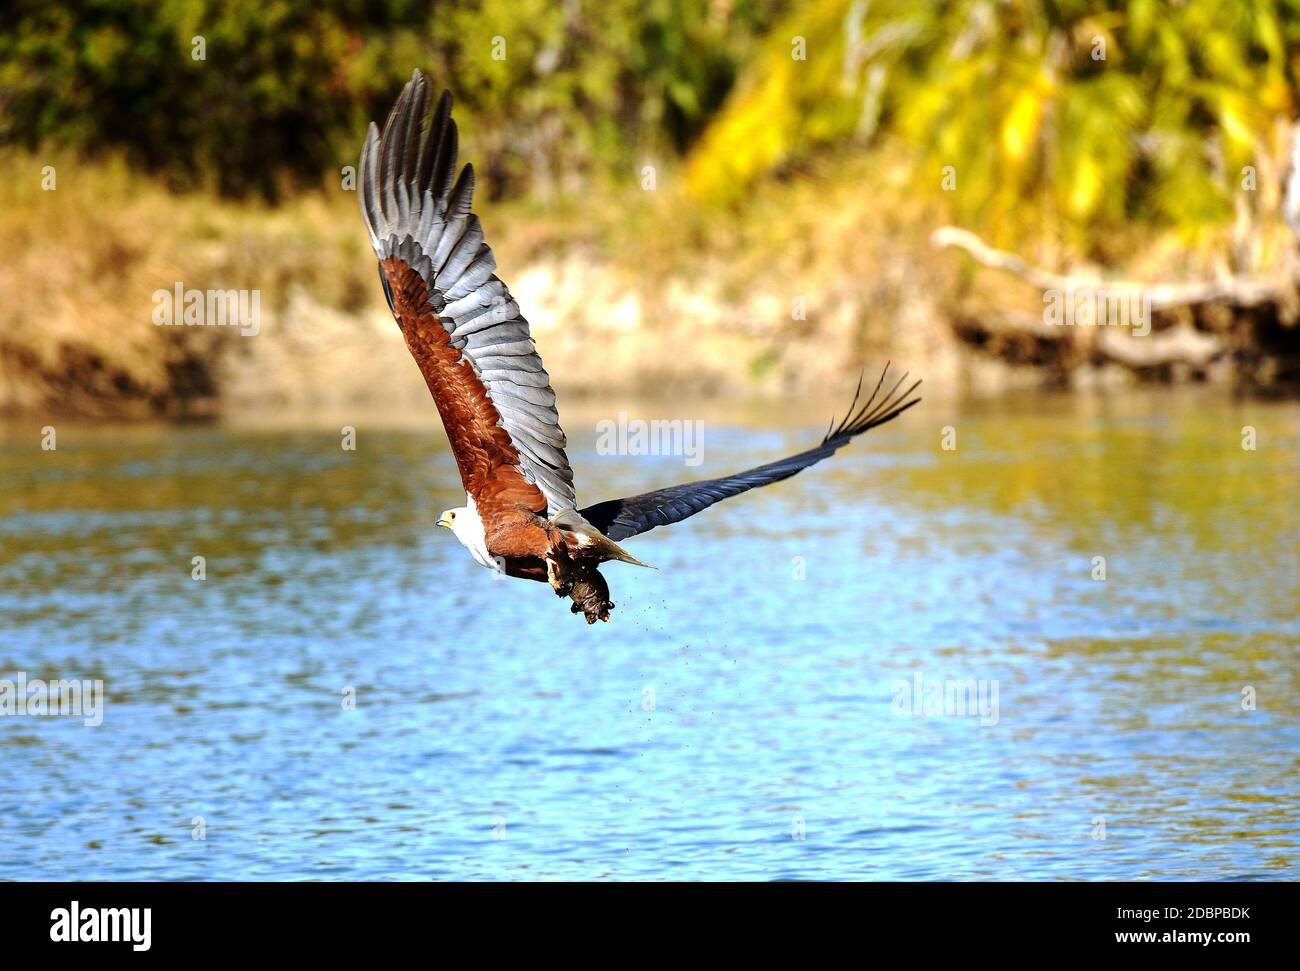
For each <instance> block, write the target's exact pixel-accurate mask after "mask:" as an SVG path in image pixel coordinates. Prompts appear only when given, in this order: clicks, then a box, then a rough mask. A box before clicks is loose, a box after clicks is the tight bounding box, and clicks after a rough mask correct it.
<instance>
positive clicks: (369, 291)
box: [0, 152, 1221, 414]
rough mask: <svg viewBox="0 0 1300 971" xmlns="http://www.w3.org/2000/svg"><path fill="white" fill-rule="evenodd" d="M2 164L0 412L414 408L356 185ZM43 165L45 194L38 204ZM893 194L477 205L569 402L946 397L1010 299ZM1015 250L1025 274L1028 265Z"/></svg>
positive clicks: (902, 173)
mask: <svg viewBox="0 0 1300 971" xmlns="http://www.w3.org/2000/svg"><path fill="white" fill-rule="evenodd" d="M3 161H4V166H5V171H6V172H8V173H9V175H10V178H9V179H7V180H5V181H4V182H3V183H2V184H0V248H2V251H3V252H4V253H5V254H6V260H5V261H4V262H3V264H0V293H3V294H4V295H5V300H4V301H3V302H0V410H7V411H55V412H79V413H88V414H132V413H158V412H163V413H176V412H182V413H183V412H208V411H220V410H226V411H229V410H230V409H231V408H233V407H241V408H249V409H284V408H290V407H305V408H313V407H320V406H323V405H329V404H333V405H352V404H361V403H364V404H369V405H371V406H375V407H379V408H385V407H390V406H398V405H401V404H405V403H406V402H415V401H419V400H422V398H423V396H424V390H423V385H422V382H421V381H420V378H419V375H418V374H417V373H416V372H415V371H414V368H412V367H411V366H410V362H409V359H408V358H407V357H406V353H405V349H404V348H403V347H402V345H401V341H400V337H399V335H398V334H397V332H396V329H395V328H394V327H393V326H392V323H391V319H390V318H389V317H388V315H387V310H386V308H385V307H384V305H383V300H382V297H381V295H380V290H379V287H378V286H377V284H376V277H375V269H374V263H373V260H372V255H371V253H370V251H369V248H368V246H367V244H366V240H365V236H364V232H363V231H362V228H361V223H360V219H359V218H358V215H357V211H356V196H355V193H353V192H347V191H343V190H342V189H340V188H338V187H336V186H330V187H324V188H322V189H320V190H318V191H315V192H309V193H304V194H301V195H298V196H296V197H294V198H292V199H290V200H289V201H288V202H286V203H284V204H283V205H281V206H279V207H276V208H269V207H267V206H265V205H261V204H256V203H233V202H229V201H222V200H218V199H216V198H214V197H212V196H209V195H205V194H189V195H174V194H171V193H169V192H167V191H166V190H165V189H163V188H162V187H161V186H160V185H159V184H157V183H156V182H154V181H152V180H150V179H149V178H147V177H144V176H141V175H139V174H138V173H135V172H133V171H131V170H130V169H129V168H128V167H126V166H125V165H123V164H121V163H119V162H112V161H109V162H100V163H96V164H86V163H82V162H79V161H77V160H75V159H71V158H52V159H51V158H48V157H46V156H40V155H29V154H17V155H13V154H11V155H9V156H7V157H5V158H3ZM46 164H53V165H54V166H55V169H56V175H57V188H56V189H55V190H54V191H44V190H43V189H42V187H41V182H42V166H44V165H46ZM910 179H911V173H910V172H908V170H907V168H906V165H905V163H904V162H903V161H902V160H900V159H898V158H890V157H889V154H888V152H882V153H877V154H876V155H874V156H870V157H860V156H859V157H849V158H843V159H840V160H837V161H832V162H829V163H827V165H826V168H825V170H824V171H820V172H816V173H811V174H803V175H800V176H794V177H790V178H787V179H786V180H784V181H782V182H774V183H768V184H767V185H766V186H764V187H762V188H760V189H758V190H756V191H755V193H754V194H752V196H751V197H750V198H749V199H748V200H747V201H746V203H745V206H744V208H743V209H742V210H738V211H737V210H730V211H723V210H702V209H700V208H697V207H696V206H695V205H694V204H693V203H691V202H690V201H689V200H688V199H687V198H686V196H685V195H684V193H683V192H682V191H681V190H680V188H679V180H678V179H677V178H676V177H675V173H673V172H661V173H660V175H659V187H658V188H657V189H656V190H655V191H643V190H642V189H640V188H638V187H621V188H620V187H615V186H609V185H606V186H596V187H593V188H591V189H590V191H588V192H587V193H586V194H584V195H583V196H582V197H581V198H568V199H566V200H563V201H561V202H558V203H555V204H552V205H548V206H545V207H542V206H539V205H536V204H532V203H527V202H519V203H511V204H508V205H504V206H495V207H487V208H486V209H484V210H482V211H481V214H482V218H483V221H484V225H485V227H486V230H487V233H488V238H489V240H490V241H491V242H492V244H493V247H494V249H495V250H496V255H497V260H498V264H499V266H500V267H501V270H500V272H501V274H502V276H503V277H504V278H505V279H506V280H507V281H508V282H509V283H510V285H511V288H512V290H513V291H514V292H515V295H516V297H517V298H518V300H519V302H520V304H521V306H523V308H524V311H525V313H526V314H528V316H529V318H530V320H531V321H532V322H533V327H534V336H535V337H536V338H537V340H538V343H539V346H540V349H541V350H542V352H543V355H544V357H545V359H546V362H547V366H548V369H549V370H550V372H551V374H552V375H553V377H554V378H555V381H556V383H557V385H559V386H560V387H561V388H562V389H564V390H567V391H568V392H570V393H574V392H577V393H582V392H595V391H597V390H600V391H607V390H611V389H614V390H619V391H625V392H629V393H637V394H665V393H676V392H678V391H682V392H690V393H696V394H698V393H709V392H713V393H730V392H734V391H736V390H739V389H746V390H759V391H764V392H767V393H772V394H785V393H793V392H800V391H804V390H807V389H810V388H823V387H826V386H838V385H841V384H844V383H847V382H848V381H849V380H850V379H851V377H852V376H853V375H856V373H857V371H858V369H859V368H860V367H861V366H862V365H863V364H864V363H869V362H873V361H877V360H879V359H881V358H883V357H885V356H892V357H893V358H894V359H895V360H901V361H903V362H905V363H906V365H907V366H908V367H910V368H912V370H914V371H919V372H922V373H924V374H925V375H926V377H927V378H929V379H931V384H941V385H942V384H951V385H955V384H957V383H958V382H959V381H960V380H961V378H962V377H963V374H964V373H966V372H969V371H970V368H969V367H968V365H969V364H970V359H969V354H968V352H967V351H965V350H964V349H963V348H962V347H961V345H960V343H959V342H958V340H957V338H955V337H954V336H953V330H952V328H951V326H950V325H949V320H950V319H951V315H952V313H953V311H954V308H955V307H956V306H957V305H958V304H959V303H964V304H966V305H967V306H969V305H970V304H971V303H972V302H974V303H975V304H976V305H979V304H980V303H981V302H983V303H985V304H988V305H990V306H991V305H994V304H997V303H1000V302H1001V303H1004V302H1006V301H1012V302H1015V301H1022V302H1024V301H1027V300H1029V298H1027V297H1025V295H1024V294H1023V293H1022V292H1020V291H1018V290H1017V288H1016V286H1015V284H1014V281H1010V280H1006V279H999V278H997V277H996V276H990V275H988V274H986V273H981V272H975V271H973V270H972V268H971V267H970V266H969V264H968V263H965V262H963V259H962V258H961V257H958V256H956V255H955V254H941V253H937V252H935V251H934V250H933V248H932V247H931V246H930V243H929V234H930V232H931V230H932V229H933V228H934V227H935V226H937V225H939V224H941V223H942V222H944V221H945V218H946V214H945V213H944V212H943V211H942V210H941V209H939V208H938V207H937V205H935V204H931V203H922V202H917V201H915V200H913V199H912V198H910V197H909V190H908V185H909V184H910ZM1117 245H1118V244H1117ZM1125 248H1127V249H1128V250H1129V252H1132V253H1138V252H1143V253H1145V254H1147V258H1146V260H1145V262H1144V263H1143V264H1142V265H1141V270H1142V271H1143V272H1146V273H1159V272H1161V271H1162V270H1164V271H1167V272H1169V273H1170V274H1171V275H1173V276H1174V277H1175V278H1177V277H1178V276H1185V275H1188V274H1191V273H1195V272H1199V271H1210V270H1213V268H1214V267H1213V260H1212V258H1211V257H1209V256H1203V257H1202V256H1198V255H1196V254H1201V253H1212V252H1214V251H1215V250H1216V249H1221V248H1220V247H1215V246H1208V247H1203V248H1198V249H1196V250H1195V251H1193V252H1192V255H1191V256H1189V251H1188V250H1187V249H1186V248H1180V247H1177V246H1171V245H1169V244H1168V243H1167V242H1165V241H1157V243H1156V244H1155V245H1152V243H1151V242H1150V241H1149V240H1144V239H1141V238H1139V235H1138V234H1136V233H1135V238H1134V240H1133V241H1132V244H1131V245H1127V244H1125ZM1025 252H1026V255H1027V256H1029V257H1030V258H1042V257H1043V252H1044V248H1043V247H1041V246H1039V247H1034V246H1031V245H1027V247H1026V250H1025ZM1152 254H1155V256H1154V257H1153V255H1152ZM1048 255H1049V256H1050V257H1051V258H1053V259H1064V258H1062V257H1060V256H1059V254H1051V253H1050V251H1049V253H1048ZM178 281H180V282H183V283H184V284H185V285H186V286H187V287H197V288H200V289H207V288H214V289H216V288H219V289H227V288H233V289H257V290H260V291H261V295H262V296H261V301H262V317H263V321H262V328H261V333H260V334H259V335H258V336H257V337H255V338H250V337H240V336H238V335H237V334H236V333H235V332H233V331H232V330H230V329H227V328H213V327H175V328H169V327H156V326H154V324H153V322H152V319H151V315H152V311H153V299H152V295H153V293H154V292H155V291H156V290H158V289H170V288H171V287H173V286H174V284H175V283H176V282H178ZM1031 296H1032V295H1031ZM1026 309H1028V310H1029V311H1031V312H1032V311H1033V310H1034V309H1035V308H1034V307H1032V306H1028V305H1027V307H1026Z"/></svg>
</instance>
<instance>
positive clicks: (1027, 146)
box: [687, 0, 1300, 238]
mask: <svg viewBox="0 0 1300 971" xmlns="http://www.w3.org/2000/svg"><path fill="white" fill-rule="evenodd" d="M1298 14H1300V4H1298V3H1297V2H1296V0H1181V2H1173V0H1127V2H1125V0H1110V2H1107V0H1004V2H995V0H952V2H948V3H933V4H918V3H915V2H914V0H871V2H870V3H865V2H862V0H818V2H814V3H811V4H809V5H807V6H803V7H800V8H798V9H797V10H795V11H794V12H792V13H791V14H790V15H789V16H788V17H787V18H786V19H785V20H783V21H782V22H781V23H780V24H778V25H777V27H775V28H774V29H773V30H772V32H771V34H770V35H769V37H768V40H767V42H766V43H765V46H764V48H763V50H762V51H761V52H760V53H759V54H758V56H757V57H756V58H755V59H754V62H753V63H752V64H751V65H750V67H749V68H748V69H747V71H746V73H745V74H744V75H743V77H742V79H741V81H740V83H739V84H738V86H737V90H736V92H735V94H734V95H733V96H732V98H731V99H730V101H729V102H728V104H727V105H726V107H725V108H724V109H723V111H722V112H721V113H720V115H719V117H718V118H717V119H716V120H715V121H714V122H713V124H712V125H711V127H710V128H709V130H708V132H707V133H706V135H705V137H704V138H703V139H702V141H701V142H700V144H699V145H698V147H697V148H696V150H695V151H694V153H693V154H692V157H691V158H690V160H689V163H688V167H687V180H688V185H689V187H690V188H691V190H692V191H693V193H694V194H695V195H696V196H697V197H698V198H703V199H709V200H714V201H722V202H733V201H736V200H738V199H740V198H741V197H742V196H743V194H744V193H745V191H746V188H747V187H748V186H749V185H751V184H752V183H753V181H754V180H755V179H756V178H759V177H761V176H763V175H764V174H767V173H770V172H773V171H778V170H780V169H781V168H782V167H784V166H789V165H791V164H799V163H801V162H803V161H806V160H808V159H810V158H811V157H813V156H814V155H816V154H818V153H820V152H823V151H824V150H825V149H826V148H827V147H828V146H831V145H835V144H844V143H856V144H859V145H870V144H872V143H873V142H875V141H877V140H879V139H882V138H894V139H898V140H899V141H901V142H902V143H904V144H906V145H909V146H911V148H912V150H913V151H914V155H915V158H916V163H915V164H916V175H917V184H918V187H919V188H920V189H922V190H923V191H926V192H934V191H935V190H939V189H940V188H941V185H942V182H941V180H942V171H943V169H944V167H945V166H952V167H953V169H954V170H955V175H956V189H955V191H953V192H951V193H949V194H947V195H948V198H949V201H950V202H951V204H952V207H953V209H954V211H955V214H956V215H957V216H958V218H961V219H963V220H964V221H967V222H970V223H975V224H979V225H982V226H983V227H985V228H986V229H988V230H990V231H992V232H993V233H994V234H995V235H1001V236H1002V237H1004V238H1005V237H1007V236H1014V235H1015V234H1016V233H1017V232H1018V231H1020V230H1021V229H1023V223H1024V221H1025V219H1026V214H1038V213H1043V214H1046V215H1047V216H1048V217H1049V218H1050V219H1055V220H1058V221H1059V222H1060V223H1061V224H1062V225H1063V226H1064V227H1065V228H1067V229H1073V230H1075V231H1077V232H1079V233H1091V234H1093V236H1094V238H1095V237H1096V235H1098V234H1100V233H1104V232H1105V231H1106V230H1107V229H1110V228H1113V227H1116V226H1118V225H1119V224H1121V223H1122V222H1124V221H1126V220H1132V219H1135V218H1136V219H1149V220H1152V221H1155V222H1161V223H1169V224H1173V225H1177V226H1182V227H1194V226H1195V225H1197V224H1203V223H1210V222H1214V221H1221V220H1223V219H1224V218H1226V217H1228V216H1230V215H1231V212H1232V205H1233V198H1234V196H1235V195H1237V194H1238V193H1239V189H1240V181H1241V172H1242V168H1243V167H1244V166H1247V165H1260V166H1261V167H1265V166H1267V167H1270V171H1272V172H1273V173H1274V174H1275V175H1276V174H1277V173H1278V172H1279V170H1280V169H1281V164H1280V156H1281V152H1282V140H1281V138H1280V137H1279V135H1280V133H1281V132H1283V131H1284V130H1285V124H1284V123H1285V122H1286V121H1287V120H1288V119H1289V118H1290V116H1291V115H1292V114H1293V113H1294V111H1295V110H1296V105H1295V96H1294V91H1295V84H1296V74H1297V64H1298V63H1300V16H1298ZM795 37H802V38H804V40H805V42H806V48H807V60H805V61H800V60H797V59H795V57H794V56H793V54H792V46H791V45H792V38H795Z"/></svg>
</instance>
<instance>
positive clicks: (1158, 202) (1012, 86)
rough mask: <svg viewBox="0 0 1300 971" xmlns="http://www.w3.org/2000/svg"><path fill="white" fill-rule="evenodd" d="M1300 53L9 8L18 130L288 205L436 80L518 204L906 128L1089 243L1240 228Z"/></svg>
mask: <svg viewBox="0 0 1300 971" xmlns="http://www.w3.org/2000/svg"><path fill="white" fill-rule="evenodd" d="M196 38H202V43H203V45H204V50H203V57H204V59H202V60H196V59H195V51H196V46H195V45H196ZM1298 64H1300V0H950V2H944V3H917V2H915V0H871V2H867V0H810V2H807V3H800V4H792V3H788V2H783V0H711V2H694V0H603V2H599V3H597V2H590V0H558V2H557V0H454V2H438V3H433V4H428V3H422V2H411V0H327V2H312V0H235V2H218V0H82V2H81V3H80V4H78V5H77V9H76V10H75V11H74V10H73V9H71V8H69V7H66V6H63V5H57V4H49V3H45V2H43V0H10V2H9V3H8V4H7V5H6V6H5V8H4V11H3V13H0V142H9V143H19V144H21V145H23V146H24V147H26V148H29V149H35V148H38V147H42V146H44V145H47V144H51V143H52V144H53V145H54V146H55V147H71V148H75V149H77V150H79V151H82V152H87V153H98V152H102V151H103V150H105V149H117V150H120V151H122V152H125V153H126V156H127V158H128V161H130V162H131V163H132V164H136V165H140V166H142V167H144V168H145V169H146V170H148V171H153V172H161V173H163V174H164V175H165V176H166V177H167V179H168V181H169V183H170V184H171V185H172V186H173V187H176V188H189V187H196V186H199V187H204V186H206V187H213V188H216V189H218V190H220V191H221V192H222V193H225V194H247V193H250V192H251V193H260V194H261V195H263V196H265V197H268V198H274V197H275V196H277V194H278V193H279V192H280V191H281V190H282V189H283V188H284V187H285V186H287V185H292V184H294V183H303V182H306V183H308V184H319V183H320V182H322V181H323V180H325V179H327V178H331V177H334V176H335V175H336V174H337V171H338V169H339V168H340V167H341V166H342V165H346V164H349V163H351V162H352V161H353V160H354V159H355V155H356V151H357V146H358V145H359V143H360V140H361V137H362V132H363V131H364V127H365V124H366V123H367V122H368V121H369V120H371V119H380V120H382V118H383V117H384V115H385V113H386V111H387V109H388V107H389V106H390V105H391V103H392V98H393V95H394V93H395V91H396V90H398V88H399V87H400V85H401V83H402V82H403V81H404V80H405V79H406V78H407V77H408V76H409V74H410V70H411V68H412V67H415V66H421V67H423V68H424V69H425V70H427V71H429V72H431V74H432V75H433V77H434V78H435V81H436V82H437V83H439V84H444V85H446V86H448V87H450V88H451V89H452V90H453V91H454V93H455V95H456V97H457V99H458V104H459V108H458V117H459V119H460V121H461V124H462V127H463V128H464V130H465V134H466V138H467V140H472V142H473V144H474V146H475V154H476V157H477V159H478V160H479V163H480V168H481V169H482V170H484V172H485V173H486V175H487V178H486V179H485V180H484V183H485V184H486V185H487V186H488V187H489V191H492V192H494V193H497V194H502V193H508V194H516V195H526V194H530V193H532V194H538V195H541V196H542V197H544V198H545V197H549V196H552V195H554V194H556V193H557V192H565V191H568V192H570V193H572V192H581V191H584V190H585V189H586V188H587V187H588V185H589V184H590V183H592V182H593V181H594V182H597V183H599V182H600V181H602V180H604V179H606V178H609V179H613V180H623V181H630V180H632V179H634V178H636V173H637V172H638V171H639V168H640V166H641V165H642V164H643V163H644V162H646V161H647V160H654V159H659V158H661V157H662V160H664V161H671V160H672V159H673V158H674V157H680V156H686V161H687V168H686V176H687V185H688V187H689V189H690V190H691V192H692V194H693V196H694V197H695V198H696V199H697V200H700V201H706V202H715V203H716V202H724V203H737V202H741V201H743V200H744V199H745V198H746V197H747V194H748V192H749V190H750V189H751V187H752V186H753V184H754V182H755V181H756V180H758V179H761V178H764V177H768V176H771V175H773V174H778V175H779V174H783V173H786V172H788V171H790V170H791V169H792V168H798V167H800V166H804V165H807V164H808V163H810V162H811V161H814V160H816V159H818V158H820V157H822V156H824V155H825V154H826V153H827V152H835V151H852V150H856V149H860V148H864V147H865V148H870V147H872V146H873V145H875V144H877V143H879V142H881V141H883V140H887V139H897V140H899V141H900V142H901V143H903V144H904V145H907V146H910V147H911V148H912V149H913V150H914V152H915V159H914V163H913V164H914V167H915V173H916V177H917V178H916V182H917V189H918V190H919V191H923V192H926V193H932V192H937V191H942V188H943V176H944V172H945V166H951V167H952V170H951V172H952V175H951V178H950V184H951V182H952V180H955V185H956V191H954V192H952V193H951V204H952V206H953V208H954V213H955V215H956V216H957V218H959V219H961V220H962V221H963V222H965V223H967V224H971V225H973V226H976V228H980V227H985V228H987V227H996V228H997V229H998V230H999V231H1000V234H1001V235H1002V236H1004V237H1006V238H1014V237H1015V236H1016V235H1017V234H1018V233H1020V232H1022V231H1024V229H1025V228H1026V226H1025V224H1026V223H1029V224H1031V225H1042V224H1047V226H1048V228H1049V229H1051V230H1052V231H1058V230H1059V231H1064V232H1067V233H1068V232H1071V231H1073V232H1074V233H1075V234H1076V238H1082V236H1081V235H1080V234H1091V235H1093V236H1100V235H1101V234H1104V233H1105V232H1107V231H1110V230H1113V229H1114V228H1115V227H1117V226H1119V225H1121V224H1122V223H1124V222H1126V221H1131V220H1150V221H1153V222H1155V223H1157V224H1168V225H1176V226H1179V227H1182V228H1188V229H1195V228H1196V227H1201V226H1206V225H1212V224H1215V223H1217V222H1221V221H1223V220H1225V219H1228V218H1231V216H1232V214H1233V206H1234V201H1235V199H1236V197H1237V196H1239V195H1240V192H1239V189H1240V186H1241V180H1242V170H1243V168H1245V167H1246V166H1260V165H1261V164H1262V165H1263V167H1264V168H1265V169H1266V170H1267V169H1270V168H1272V169H1276V168H1278V167H1279V163H1278V161H1277V160H1278V159H1279V157H1280V153H1281V151H1282V139H1283V138H1284V136H1285V131H1284V125H1285V123H1286V122H1287V121H1288V120H1289V119H1290V118H1291V117H1292V116H1293V115H1294V114H1295V113H1296V111H1297V104H1296V95H1295V92H1296V85H1297V65H1298ZM1263 175H1264V176H1265V177H1267V176H1269V175H1276V173H1275V172H1269V171H1266V172H1264V173H1263Z"/></svg>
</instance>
